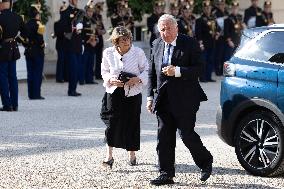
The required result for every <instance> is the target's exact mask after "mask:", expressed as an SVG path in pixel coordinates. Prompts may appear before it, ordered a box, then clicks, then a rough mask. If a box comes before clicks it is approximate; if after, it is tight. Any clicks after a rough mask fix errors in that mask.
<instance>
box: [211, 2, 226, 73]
mask: <svg viewBox="0 0 284 189" xmlns="http://www.w3.org/2000/svg"><path fill="white" fill-rule="evenodd" d="M215 5H216V6H215V9H214V10H213V11H212V14H213V17H215V18H216V22H217V24H218V26H219V28H220V29H221V31H220V37H219V38H218V40H216V46H215V60H214V66H215V73H216V75H218V76H220V75H223V64H224V60H225V39H224V21H225V19H226V18H228V15H229V13H228V12H227V11H226V9H225V6H226V2H225V0H215Z"/></svg>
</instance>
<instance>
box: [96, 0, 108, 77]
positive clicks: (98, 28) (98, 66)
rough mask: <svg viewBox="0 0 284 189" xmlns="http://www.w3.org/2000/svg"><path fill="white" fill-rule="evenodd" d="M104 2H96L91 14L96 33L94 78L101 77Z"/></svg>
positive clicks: (104, 31)
mask: <svg viewBox="0 0 284 189" xmlns="http://www.w3.org/2000/svg"><path fill="white" fill-rule="evenodd" d="M103 5H104V2H97V3H96V4H95V12H94V14H93V18H94V19H95V21H96V34H97V38H98V41H97V44H96V46H95V54H96V61H95V67H96V68H95V77H96V79H102V74H101V63H102V55H103V49H104V40H103V35H105V34H106V30H105V26H104V24H103V18H102V15H101V12H102V11H103Z"/></svg>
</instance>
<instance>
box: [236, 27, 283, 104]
mask: <svg viewBox="0 0 284 189" xmlns="http://www.w3.org/2000/svg"><path fill="white" fill-rule="evenodd" d="M275 34H276V33H275V32H272V31H270V30H266V31H264V32H262V33H261V34H259V35H258V36H257V37H255V38H254V39H253V40H251V41H249V42H248V43H247V44H245V46H244V47H243V48H242V49H240V50H239V51H238V52H237V53H236V55H235V58H233V59H232V60H230V61H233V62H234V63H236V62H237V64H236V76H237V78H238V79H240V80H242V82H239V83H242V86H239V88H240V89H242V91H243V94H244V96H245V97H248V98H263V99H266V100H269V101H271V102H273V103H275V104H276V103H277V85H278V71H279V68H280V64H278V63H275V62H271V61H270V58H271V57H272V56H273V55H274V54H275V52H278V46H279V44H278V43H276V42H278V41H276V39H275ZM277 34H278V33H277ZM276 37H278V36H276ZM278 40H279V39H278ZM275 41H276V42H275ZM279 42H280V41H279ZM281 43H282V42H281ZM283 47H284V45H283ZM242 91H241V93H242Z"/></svg>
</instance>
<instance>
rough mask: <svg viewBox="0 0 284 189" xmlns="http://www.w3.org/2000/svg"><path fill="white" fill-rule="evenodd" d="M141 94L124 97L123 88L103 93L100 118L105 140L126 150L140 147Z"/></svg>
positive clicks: (135, 149) (134, 149)
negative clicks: (103, 125)
mask: <svg viewBox="0 0 284 189" xmlns="http://www.w3.org/2000/svg"><path fill="white" fill-rule="evenodd" d="M141 104H142V95H141V94H138V95H136V96H131V97H125V93H124V89H123V88H117V89H116V90H115V91H114V92H113V93H112V94H109V93H105V95H104V97H103V100H102V109H101V119H102V120H103V122H104V123H105V124H106V127H107V128H106V130H105V142H106V143H107V144H108V145H109V146H111V147H116V148H123V149H126V150H127V151H138V150H139V149H140V114H141Z"/></svg>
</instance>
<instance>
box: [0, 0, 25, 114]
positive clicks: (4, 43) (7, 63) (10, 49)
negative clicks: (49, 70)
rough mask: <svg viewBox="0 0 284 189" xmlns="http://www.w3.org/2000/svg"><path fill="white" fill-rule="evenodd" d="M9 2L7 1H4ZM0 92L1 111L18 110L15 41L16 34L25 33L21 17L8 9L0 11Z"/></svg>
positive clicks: (16, 47)
mask: <svg viewBox="0 0 284 189" xmlns="http://www.w3.org/2000/svg"><path fill="white" fill-rule="evenodd" d="M2 2H5V0H2ZM6 2H9V1H6ZM0 27H1V30H2V35H1V39H0V91H1V100H2V104H3V108H2V109H1V110H2V111H13V110H14V111H17V110H18V80H17V73H16V60H18V59H19V58H20V52H19V49H18V45H17V42H16V40H15V38H16V36H17V35H18V32H19V31H21V32H22V33H26V32H27V30H26V29H25V24H24V22H23V19H22V17H20V16H19V15H17V14H16V13H14V12H12V11H11V10H10V9H8V8H7V9H4V10H1V11H0Z"/></svg>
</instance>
